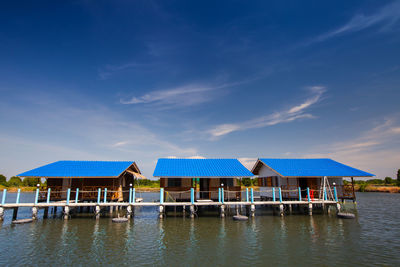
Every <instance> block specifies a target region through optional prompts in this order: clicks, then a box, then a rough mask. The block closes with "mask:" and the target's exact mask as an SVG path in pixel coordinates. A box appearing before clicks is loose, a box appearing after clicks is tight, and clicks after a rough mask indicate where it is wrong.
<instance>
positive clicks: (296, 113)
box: [208, 86, 325, 138]
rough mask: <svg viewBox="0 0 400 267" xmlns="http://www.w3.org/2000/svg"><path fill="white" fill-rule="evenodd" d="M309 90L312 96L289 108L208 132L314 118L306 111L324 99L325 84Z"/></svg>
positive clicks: (246, 128) (221, 133)
mask: <svg viewBox="0 0 400 267" xmlns="http://www.w3.org/2000/svg"><path fill="white" fill-rule="evenodd" d="M309 90H310V91H311V93H312V95H313V96H312V97H310V98H308V99H307V100H306V101H304V102H303V103H301V104H299V105H296V106H293V107H291V108H289V109H286V110H283V111H279V112H275V113H272V114H269V115H266V116H262V117H259V118H256V119H251V120H248V121H245V122H242V123H231V124H221V125H217V126H216V127H214V128H213V129H211V130H209V131H208V133H209V134H210V135H211V136H212V137H213V138H215V137H220V136H223V135H226V134H229V133H232V132H236V131H244V130H248V129H254V128H263V127H268V126H273V125H277V124H280V123H287V122H292V121H295V120H299V119H304V118H313V117H314V116H313V115H312V114H310V113H306V112H305V111H306V109H308V108H309V107H310V106H312V105H314V104H316V103H317V102H319V101H320V100H321V99H322V95H323V93H324V92H325V87H323V86H313V87H310V88H309Z"/></svg>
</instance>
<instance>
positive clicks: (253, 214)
mask: <svg viewBox="0 0 400 267" xmlns="http://www.w3.org/2000/svg"><path fill="white" fill-rule="evenodd" d="M250 214H251V217H254V216H255V215H256V205H250Z"/></svg>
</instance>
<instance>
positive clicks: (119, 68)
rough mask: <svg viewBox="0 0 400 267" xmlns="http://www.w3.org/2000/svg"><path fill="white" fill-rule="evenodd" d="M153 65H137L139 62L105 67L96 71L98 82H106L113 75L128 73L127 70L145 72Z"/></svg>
mask: <svg viewBox="0 0 400 267" xmlns="http://www.w3.org/2000/svg"><path fill="white" fill-rule="evenodd" d="M153 66H154V64H153V63H139V62H129V63H125V64H121V65H105V66H103V67H101V68H100V69H99V70H98V76H99V78H100V80H107V79H109V78H110V77H112V76H113V75H115V74H117V73H120V72H124V71H129V70H141V71H143V70H147V69H148V68H149V67H153Z"/></svg>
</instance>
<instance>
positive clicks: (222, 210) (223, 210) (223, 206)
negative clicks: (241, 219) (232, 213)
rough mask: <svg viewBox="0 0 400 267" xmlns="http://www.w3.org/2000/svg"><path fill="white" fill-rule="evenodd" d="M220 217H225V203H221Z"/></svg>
mask: <svg viewBox="0 0 400 267" xmlns="http://www.w3.org/2000/svg"><path fill="white" fill-rule="evenodd" d="M221 218H225V205H221Z"/></svg>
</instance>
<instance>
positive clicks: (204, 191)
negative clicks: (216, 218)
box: [153, 158, 253, 201]
mask: <svg viewBox="0 0 400 267" xmlns="http://www.w3.org/2000/svg"><path fill="white" fill-rule="evenodd" d="M153 176H154V177H159V178H160V186H161V187H162V188H164V194H165V196H164V199H165V200H166V201H190V190H191V188H195V189H196V194H195V199H196V201H200V200H203V201H217V200H218V189H219V188H223V189H224V198H225V200H236V199H238V198H239V199H240V197H241V192H240V191H241V186H240V182H239V180H240V179H241V178H243V177H252V176H253V174H252V173H251V172H250V171H249V170H248V169H246V168H245V167H244V166H243V165H242V164H241V163H240V162H239V160H237V159H177V158H163V159H159V160H158V162H157V166H156V168H155V170H154V174H153Z"/></svg>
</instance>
